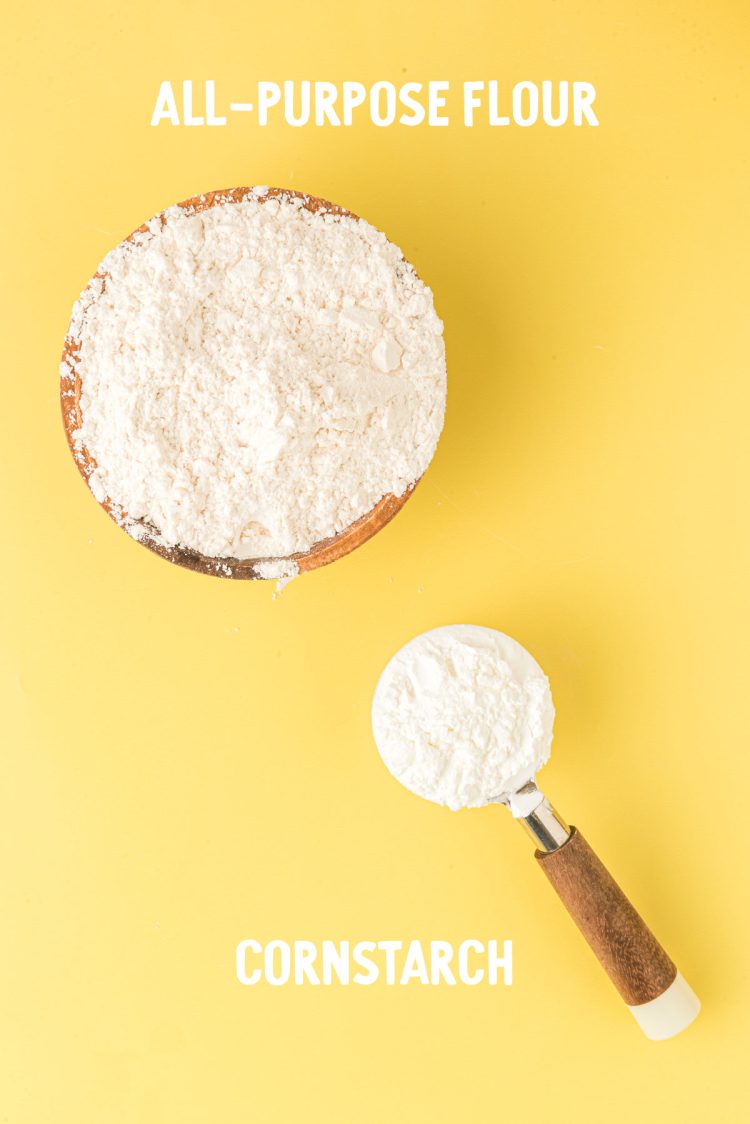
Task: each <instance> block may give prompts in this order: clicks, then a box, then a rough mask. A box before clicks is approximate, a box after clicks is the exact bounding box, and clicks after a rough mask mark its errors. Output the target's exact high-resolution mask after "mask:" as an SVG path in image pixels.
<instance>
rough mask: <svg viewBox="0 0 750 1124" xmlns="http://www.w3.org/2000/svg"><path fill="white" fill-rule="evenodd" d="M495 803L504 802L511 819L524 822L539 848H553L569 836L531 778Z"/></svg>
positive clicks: (567, 830)
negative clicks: (511, 816)
mask: <svg viewBox="0 0 750 1124" xmlns="http://www.w3.org/2000/svg"><path fill="white" fill-rule="evenodd" d="M498 803H500V804H505V806H506V807H507V808H509V809H510V811H511V813H512V815H513V818H514V819H516V820H518V822H519V823H522V824H523V826H524V827H525V828H526V830H527V832H528V833H529V835H530V836H531V838H532V839H533V840H534V842H535V844H536V846H537V849H538V850H539V851H547V852H549V851H556V850H557V849H558V847H562V845H563V843H565V842H567V840H568V839H569V838H570V828H569V827H568V825H567V824H566V822H565V820H564V819H563V818H562V816H561V815H560V814H559V812H556V811H555V809H554V808H553V807H552V805H551V804H550V802H549V800H548V799H547V797H546V796H545V795H544V793H543V792H540V791H539V789H538V788H537V785H536V781H534V780H530V781H527V782H526V784H523V785H521V787H520V788H519V789H517V790H516V791H515V792H512V793H510V794H509V795H507V796H501V797H499V799H498Z"/></svg>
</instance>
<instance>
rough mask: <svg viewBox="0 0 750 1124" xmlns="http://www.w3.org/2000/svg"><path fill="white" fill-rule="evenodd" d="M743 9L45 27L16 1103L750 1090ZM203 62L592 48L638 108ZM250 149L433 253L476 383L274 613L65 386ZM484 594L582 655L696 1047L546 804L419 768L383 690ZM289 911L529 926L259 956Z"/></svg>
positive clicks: (712, 1094) (325, 1103) (438, 13)
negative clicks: (471, 112) (227, 115)
mask: <svg viewBox="0 0 750 1124" xmlns="http://www.w3.org/2000/svg"><path fill="white" fill-rule="evenodd" d="M748 31H749V28H748V20H747V15H746V13H745V11H744V7H743V5H741V4H738V3H729V2H724V3H715V4H709V5H707V4H705V3H701V2H698V0H680V2H679V3H677V2H672V0H669V2H660V3H653V2H652V0H642V2H638V3H625V2H620V3H612V2H605V3H601V2H599V0H597V2H593V0H589V2H582V3H576V4H573V3H553V2H552V0H527V2H525V3H523V4H516V3H514V4H510V3H506V4H501V5H498V4H494V3H489V2H488V3H485V4H479V3H471V2H468V3H463V4H460V5H456V4H454V3H450V4H448V3H404V2H403V0H401V2H399V3H392V2H390V0H386V2H383V3H379V4H377V5H371V4H368V5H366V6H365V5H360V6H353V7H345V6H344V5H342V4H325V3H322V4H301V3H297V2H291V3H284V4H265V5H255V4H250V3H244V2H243V3H237V2H224V3H222V4H208V5H207V4H198V3H192V2H191V3H184V2H183V3H179V4H178V3H161V4H159V3H157V4H146V3H143V2H141V0H134V2H133V3H130V4H126V5H123V4H119V3H118V4H113V3H110V2H106V3H103V2H101V0H99V2H97V3H93V2H86V3H77V4H73V5H67V4H58V3H51V2H49V0H48V2H47V3H41V4H35V5H29V4H20V5H17V6H16V7H14V8H13V10H12V11H11V12H9V13H6V16H5V25H4V46H3V48H2V50H3V55H4V60H3V66H2V72H3V78H2V82H3V92H2V103H3V106H4V122H5V123H4V126H3V154H4V158H5V159H4V163H5V169H6V191H5V196H4V220H5V221H4V223H3V235H2V242H3V254H2V274H3V296H2V308H3V314H4V318H5V317H7V321H8V323H7V330H6V331H5V332H4V333H3V336H4V352H3V359H4V369H5V374H4V390H3V410H2V420H1V422H0V424H1V425H2V430H3V434H2V443H1V446H0V447H1V448H2V456H3V478H4V481H5V486H4V505H3V517H2V523H1V524H0V526H1V527H2V533H3V539H4V542H3V550H2V560H1V563H0V581H1V582H2V586H3V589H4V598H3V600H4V606H5V622H4V625H3V629H2V668H3V673H2V698H1V700H0V705H1V707H2V716H3V735H4V742H5V761H4V766H3V781H2V786H1V787H2V793H1V795H0V832H1V833H2V879H3V891H2V900H3V914H4V918H3V922H2V935H1V937H0V942H1V943H0V973H1V977H2V978H1V979H0V994H2V1004H1V1006H2V1016H1V1019H2V1043H1V1048H0V1071H1V1073H0V1090H1V1091H0V1118H2V1120H5V1121H9V1122H12V1124H48V1122H49V1124H53V1122H54V1124H103V1122H106V1124H120V1122H122V1124H133V1122H136V1121H138V1122H144V1124H173V1122H174V1124H193V1122H207V1121H211V1122H219V1124H224V1122H227V1124H230V1122H231V1124H235V1122H239V1121H251V1120H252V1121H259V1122H279V1121H281V1122H285V1124H286V1122H290V1124H291V1122H295V1124H296V1122H297V1121H316V1122H317V1121H320V1122H326V1124H328V1122H330V1121H337V1122H338V1121H341V1122H349V1121H357V1122H365V1124H370V1122H373V1124H375V1122H378V1124H379V1122H381V1121H390V1120H398V1121H425V1122H430V1124H433V1122H443V1121H446V1122H447V1121H455V1120H466V1121H472V1122H473V1121H478V1122H484V1121H488V1122H489V1121H495V1120H504V1119H520V1118H521V1114H523V1118H528V1117H529V1115H530V1110H529V1105H531V1106H532V1109H531V1115H533V1117H534V1119H536V1120H552V1119H555V1120H565V1119H569V1120H571V1119H577V1120H582V1121H591V1122H597V1124H598V1122H599V1121H602V1120H606V1121H632V1120H646V1121H664V1120H682V1121H686V1120H687V1121H702V1120H710V1121H724V1120H737V1119H741V1118H743V1116H744V1115H745V1114H746V1113H747V1109H746V1107H745V1090H744V1082H745V1077H746V1053H747V1047H748V1037H749V1035H748V1031H749V1029H750V1025H749V1019H750V1015H749V1012H750V989H749V987H748V978H747V931H748V927H749V926H750V905H749V904H748V900H747V894H746V890H745V886H746V881H747V861H746V860H747V831H748V829H747V824H746V822H743V821H744V820H746V814H745V811H744V804H745V803H746V800H745V795H744V794H745V793H746V791H747V788H748V783H749V782H750V776H749V775H748V752H747V725H748V719H747V713H746V712H747V705H748V704H747V670H746V659H747V651H748V645H747V634H748V626H749V624H750V622H749V621H748V609H747V568H748V562H749V561H750V558H749V554H750V550H749V546H750V542H749V537H748V522H749V521H748V513H747V483H748V453H747V445H748V442H747V412H748V407H749V406H750V395H749V394H748V389H747V372H746V367H747V358H746V357H747V349H748V338H747V332H746V322H747V270H746V259H747V253H748V238H747V234H748V231H747V226H746V216H747V210H746V200H747V192H748V165H747V155H746V153H747V143H746V142H747V100H746V97H745V95H746V94H747V63H746V59H747V49H748V39H749V35H748ZM186 77H191V78H193V79H194V80H195V81H201V80H203V79H204V78H213V79H215V80H216V82H217V87H218V89H219V91H220V92H221V93H222V96H226V97H227V98H230V97H231V98H235V99H241V98H243V97H246V96H247V94H246V89H247V85H246V84H247V83H252V82H254V81H255V80H257V79H259V78H269V79H274V80H283V79H285V78H296V79H301V78H304V77H307V78H313V79H332V80H334V81H341V80H343V79H359V80H362V81H364V82H370V81H375V80H377V79H392V80H393V81H396V82H400V81H405V80H406V79H407V78H413V79H415V80H424V81H426V80H428V79H439V78H448V79H450V80H452V81H453V82H455V83H460V82H461V81H463V80H465V79H466V80H470V79H475V78H485V79H489V78H498V79H499V80H500V82H501V89H504V90H509V89H510V87H511V86H512V84H513V82H514V81H517V80H520V79H537V80H541V79H542V78H552V79H560V78H569V79H575V78H578V79H587V80H590V81H593V82H595V83H596V86H597V90H598V99H597V103H596V104H597V109H598V111H599V114H600V119H601V122H602V123H601V127H600V128H599V129H598V130H594V129H577V130H576V129H572V128H565V129H559V130H550V129H543V128H536V129H525V130H523V129H518V128H515V129H513V128H511V129H505V130H494V131H493V130H490V129H489V128H475V129H473V130H465V129H463V128H462V127H461V125H460V120H459V119H458V118H457V119H456V120H455V121H454V123H453V124H452V125H451V127H449V128H447V129H427V128H421V129H396V128H391V129H376V128H375V127H373V126H371V125H369V124H367V123H362V124H360V125H357V126H356V127H354V128H353V129H351V130H344V129H339V130H334V129H315V128H307V129H291V128H287V127H284V126H282V125H279V126H277V127H272V128H268V129H267V130H265V131H264V130H261V129H259V128H258V127H257V124H255V122H254V121H253V120H250V119H242V118H240V119H238V120H237V121H235V122H233V123H232V124H230V125H229V126H228V127H227V128H225V129H185V128H180V129H170V128H169V127H168V126H163V127H161V128H159V129H151V128H150V127H149V125H148V120H149V117H150V114H151V110H152V106H153V102H154V99H155V96H156V90H157V88H158V84H159V82H160V81H161V80H162V79H164V78H171V79H172V80H173V81H174V82H178V81H181V80H182V79H183V78H186ZM254 182H260V183H271V184H281V185H286V186H290V187H295V188H302V189H306V190H309V191H311V192H315V193H318V194H321V195H323V196H327V197H329V198H331V199H334V200H337V201H339V202H341V203H343V204H344V205H346V206H347V207H350V208H352V209H353V210H355V211H356V212H358V213H360V214H362V215H364V216H365V217H367V218H368V219H369V220H370V221H372V222H373V223H375V224H376V225H378V226H379V227H381V228H382V229H384V230H385V231H386V232H387V233H388V234H389V235H390V237H391V238H392V239H393V240H394V241H396V242H397V243H399V244H400V245H401V246H402V248H403V249H404V252H405V253H406V254H407V256H408V257H409V258H411V259H412V260H413V261H414V263H415V264H416V266H417V268H418V269H419V271H420V272H421V274H422V275H423V276H424V277H425V279H426V280H427V281H428V282H429V284H430V285H431V286H432V287H433V289H434V292H435V297H436V302H437V306H438V309H439V312H440V314H441V315H442V317H443V318H444V320H445V324H446V340H447V348H448V360H449V379H450V392H449V413H448V422H447V427H446V430H445V434H444V438H443V440H442V442H441V445H440V449H439V452H438V455H437V458H436V460H435V462H434V465H433V467H432V469H431V470H430V473H429V475H428V477H427V478H426V480H425V481H424V483H423V484H422V485H421V486H420V487H419V489H418V491H417V492H416V494H415V496H414V498H413V499H412V500H411V501H410V502H409V504H408V506H407V508H406V509H405V511H404V512H403V513H402V515H401V516H400V517H399V518H398V519H397V520H396V522H395V523H394V524H393V525H392V526H390V527H389V528H388V529H387V530H386V531H385V532H384V533H383V534H382V535H381V536H380V537H379V538H378V540H377V541H374V542H372V543H371V544H369V545H368V546H367V547H365V548H364V549H363V550H361V551H360V552H358V553H356V554H355V555H352V556H351V557H350V558H348V559H346V560H345V561H343V562H341V563H339V564H337V565H335V566H334V567H332V568H329V569H326V570H324V571H321V572H319V573H316V574H313V575H312V576H309V577H306V578H304V579H303V580H300V581H299V582H295V583H294V584H293V585H292V586H291V587H290V588H289V589H287V590H286V591H285V593H284V594H283V596H282V598H281V599H280V600H279V601H276V602H273V601H272V599H271V588H270V587H269V586H268V585H263V584H255V585H250V584H231V583H227V582H222V581H220V580H215V579H210V578H206V577H199V576H195V575H192V574H190V573H187V572H183V571H181V570H179V569H177V568H175V567H172V566H170V565H168V564H167V563H165V562H163V561H161V560H160V559H158V558H156V557H155V556H153V555H151V554H149V553H148V552H147V551H145V550H143V549H142V548H141V547H139V546H138V545H137V544H136V543H135V542H133V541H131V540H129V539H128V538H127V537H126V536H125V535H124V534H123V533H122V532H121V531H120V530H118V529H117V528H116V527H115V526H114V525H113V524H111V523H110V522H109V521H108V520H107V519H106V517H105V516H104V515H103V514H102V512H101V511H100V510H99V508H98V507H97V505H96V504H95V503H94V501H93V500H92V498H91V497H90V495H89V494H88V492H87V490H86V489H85V487H84V486H83V484H82V482H81V481H80V479H79V478H78V475H77V472H76V470H75V468H74V466H73V463H72V461H71V460H70V457H69V455H68V452H67V449H66V446H65V442H64V438H63V433H62V427H61V425H60V420H59V416H58V404H57V361H58V354H59V351H60V346H61V342H62V338H63V335H64V333H65V329H66V326H67V320H68V315H69V311H70V306H71V304H72V301H73V299H74V298H75V296H76V295H77V293H78V291H79V290H80V288H81V287H82V286H83V284H84V283H85V281H86V279H87V277H88V275H89V274H90V273H91V272H92V271H93V269H94V268H95V266H96V264H97V263H98V261H99V259H100V258H101V257H102V255H103V254H104V253H105V252H106V251H107V250H108V249H109V248H110V246H111V245H113V244H114V243H115V242H117V241H118V240H119V239H120V238H121V237H122V236H123V235H125V234H126V233H128V232H129V231H130V230H131V229H132V228H133V227H134V226H135V225H137V224H138V223H139V222H141V221H142V220H143V219H145V218H147V217H148V216H150V215H151V214H153V213H154V212H156V211H158V210H159V209H160V208H162V207H164V206H165V205H168V204H169V203H171V202H173V201H175V200H177V199H181V198H184V197H186V196H189V195H192V194H193V193H195V192H199V191H201V190H205V189H209V188H214V187H224V186H229V185H234V184H239V183H254ZM453 621H471V622H477V623H482V624H487V625H492V626H496V627H500V628H502V629H504V630H505V631H508V632H510V633H511V634H512V635H513V636H515V637H517V638H518V639H519V640H520V641H521V642H522V643H524V644H525V645H527V646H528V647H529V648H530V649H531V650H532V651H533V653H534V654H535V655H536V656H537V657H538V659H539V660H540V661H541V663H542V664H543V666H544V667H545V669H546V670H547V672H548V673H549V676H550V678H551V681H552V686H553V691H554V696H555V700H556V703H557V707H558V722H557V732H556V740H555V752H554V758H553V761H552V762H551V763H550V765H549V766H548V767H547V769H545V772H544V782H545V786H546V788H547V789H548V791H549V792H550V794H551V796H552V797H553V799H554V800H555V802H556V803H557V804H558V806H559V807H560V808H561V809H562V810H563V811H564V813H565V814H566V816H568V817H569V818H570V819H572V820H573V822H575V823H578V824H579V825H580V826H581V827H582V828H583V830H584V831H585V832H586V834H587V836H588V838H589V839H590V841H591V842H592V843H593V844H594V845H595V846H596V847H597V848H598V850H599V852H600V854H601V855H602V857H603V858H604V859H605V861H607V862H608V863H609V865H610V866H611V867H612V868H613V870H614V871H615V873H616V875H617V877H618V878H619V879H620V881H621V882H622V884H623V885H624V887H625V888H626V889H627V890H628V891H629V892H630V894H631V895H632V897H633V899H634V901H635V902H636V903H637V905H638V906H639V908H640V909H641V911H642V912H643V914H644V915H645V917H646V918H647V920H648V921H649V922H650V923H651V924H652V926H653V927H654V929H655V931H656V932H657V934H658V935H659V936H660V937H661V939H662V940H663V942H664V943H665V945H666V946H667V948H668V949H669V951H670V952H671V954H672V955H673V957H674V958H675V960H676V961H677V962H678V964H679V965H680V967H681V969H682V970H683V972H684V974H685V976H686V977H687V978H688V979H689V980H690V982H691V983H692V984H693V986H694V987H695V989H696V990H697V991H698V992H699V993H700V995H701V997H702V999H703V1003H704V1010H703V1013H702V1014H701V1016H700V1018H699V1020H698V1022H697V1023H696V1024H695V1025H694V1026H693V1027H692V1028H691V1029H690V1030H689V1031H687V1032H686V1033H685V1034H684V1035H683V1036H681V1037H679V1038H677V1039H675V1040H674V1041H671V1042H667V1043H663V1044H653V1043H649V1042H647V1041H646V1040H645V1039H644V1038H643V1037H642V1036H641V1035H640V1033H639V1031H638V1030H637V1028H636V1026H635V1024H634V1022H633V1020H632V1018H631V1016H630V1015H629V1014H628V1012H627V1011H626V1010H625V1009H624V1008H623V1007H622V1005H621V1003H620V1002H619V1000H618V998H617V996H616V995H615V993H614V991H613V989H612V988H611V985H610V984H609V983H608V981H607V980H606V978H605V977H604V975H603V974H602V972H601V971H600V970H599V969H598V967H597V965H596V964H595V962H594V961H593V959H592V957H591V955H590V953H589V952H588V950H587V949H586V947H585V945H584V944H583V942H582V940H581V939H580V938H579V936H578V934H577V933H576V931H575V929H574V928H573V926H572V924H571V923H570V921H569V920H568V918H567V917H566V916H565V915H564V913H563V911H562V910H561V908H560V907H559V906H558V903H557V902H556V901H555V899H554V897H553V895H552V892H551V890H550V888H549V887H548V886H547V885H546V883H545V881H544V879H543V878H542V876H541V874H540V873H539V872H538V871H537V870H536V869H535V864H534V861H533V859H532V857H531V851H530V848H529V846H528V845H527V841H526V839H525V838H524V837H523V835H522V833H521V832H520V830H519V829H518V828H517V827H516V826H515V825H514V824H513V823H512V821H511V820H510V818H509V817H506V816H505V815H504V813H502V812H501V811H500V810H492V809H487V810H483V811H479V812H474V813H472V814H469V813H463V814H459V815H452V814H450V813H448V812H446V811H443V810H442V809H439V808H437V807H433V806H431V805H429V804H427V803H425V802H421V801H419V800H418V799H417V798H415V797H412V796H410V795H409V794H408V793H407V792H406V791H402V790H401V789H400V788H399V787H398V785H396V784H395V782H393V781H392V780H391V778H390V777H389V776H388V774H387V773H386V771H385V770H384V768H383V767H382V766H381V764H380V761H379V759H378V757H377V754H376V751H375V749H374V746H373V744H372V742H371V737H370V726H369V704H370V697H371V693H372V689H373V687H374V684H375V681H376V678H377V676H378V674H379V672H380V670H381V668H382V666H383V665H384V664H385V662H386V660H387V659H388V658H389V657H390V655H391V654H392V653H393V652H394V651H395V649H396V648H398V647H399V646H400V645H401V644H402V643H403V642H404V641H405V640H407V639H408V638H409V637H411V636H412V635H414V634H415V633H417V632H420V631H422V630H423V629H426V628H431V627H433V626H435V625H438V624H443V623H447V622H453ZM704 778H705V779H707V780H708V781H709V784H708V785H706V784H705V783H704ZM248 936H255V937H259V938H260V939H261V940H266V939H269V938H271V937H273V936H278V937H283V938H286V939H294V938H295V937H297V938H301V937H306V938H311V939H313V940H321V939H323V938H324V937H329V938H333V939H337V940H338V939H345V938H350V939H352V940H355V939H358V938H370V939H375V940H377V939H385V938H388V937H395V938H402V939H405V940H406V939H410V938H412V937H420V938H422V939H424V940H429V939H432V938H438V937H445V938H448V939H451V940H454V941H458V940H460V939H462V938H463V937H469V936H475V937H480V938H488V937H491V936H496V937H497V938H499V939H503V938H507V937H510V938H512V939H513V941H514V947H515V961H516V963H515V967H516V971H515V982H514V984H513V986H512V987H511V988H508V989H503V988H498V989H495V990H493V989H490V988H473V989H472V988H466V987H461V988H453V989H449V988H435V989H431V988H420V987H409V988H401V989H399V988H388V987H385V986H383V987H380V986H377V987H373V988H356V987H349V988H328V989H325V988H320V989H312V988H307V989H300V988H297V989H295V988H293V987H286V988H269V987H265V988H255V989H248V988H242V987H241V986H240V985H239V984H238V983H237V982H236V980H235V978H234V974H233V955H234V947H235V944H236V942H237V941H238V940H240V939H241V938H243V937H248Z"/></svg>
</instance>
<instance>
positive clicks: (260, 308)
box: [62, 189, 445, 578]
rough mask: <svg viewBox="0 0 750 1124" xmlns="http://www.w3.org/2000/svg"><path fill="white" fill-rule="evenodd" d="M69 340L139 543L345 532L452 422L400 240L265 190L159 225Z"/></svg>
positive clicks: (168, 215) (90, 445)
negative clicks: (148, 538)
mask: <svg viewBox="0 0 750 1124" xmlns="http://www.w3.org/2000/svg"><path fill="white" fill-rule="evenodd" d="M102 278H103V279H102ZM69 337H70V338H71V339H73V340H76V341H80V352H79V354H78V358H77V360H76V363H75V368H76V370H77V372H78V374H79V376H80V379H81V384H82V393H81V412H82V419H83V420H82V424H81V426H80V428H79V429H78V430H77V432H76V434H75V444H76V449H77V451H78V455H79V458H80V459H81V461H82V462H83V461H84V460H85V457H84V450H87V452H88V454H89V455H90V456H91V457H92V458H93V460H94V461H95V462H96V468H95V469H94V471H93V472H91V474H90V476H89V484H90V487H91V490H92V492H93V493H94V495H95V496H96V497H97V499H100V500H102V499H104V498H108V499H109V500H110V501H111V504H112V506H113V509H114V513H115V515H116V516H117V517H119V519H120V521H121V522H122V523H123V524H124V525H125V526H126V527H127V529H128V530H130V532H131V533H132V534H135V536H136V537H142V534H143V524H146V525H147V526H148V528H149V533H152V529H153V537H155V538H156V539H157V541H158V542H160V543H162V544H164V545H166V546H181V547H187V548H190V549H193V550H196V551H199V552H200V553H201V554H204V555H209V556H212V557H216V558H226V557H236V558H266V559H273V558H279V557H286V556H287V555H291V554H295V553H297V552H300V551H306V550H308V549H309V548H310V547H311V546H313V545H314V544H315V543H316V542H319V541H320V540H322V539H326V538H328V537H330V536H333V535H335V534H337V533H338V532H340V531H342V530H344V529H345V528H346V527H348V526H349V525H350V524H351V523H353V522H354V521H355V520H356V519H358V518H359V517H360V516H362V515H364V514H366V513H367V512H368V511H370V510H371V509H372V508H373V507H374V506H375V504H376V503H377V502H378V501H379V500H380V499H381V498H382V497H383V496H384V495H386V494H389V493H393V494H394V495H397V496H400V495H402V494H403V493H404V492H405V491H406V490H407V489H409V488H410V487H411V486H413V484H414V483H415V481H416V480H418V479H419V477H420V476H421V475H422V473H423V472H424V471H425V469H426V468H427V466H428V464H429V463H430V460H431V458H432V455H433V453H434V451H435V446H436V444H437V440H438V437H439V435H440V431H441V428H442V424H443V415H444V409H445V353H444V346H443V340H442V324H441V322H440V320H439V319H438V317H437V315H436V313H435V310H434V307H433V302H432V294H431V292H430V290H429V289H428V288H427V287H426V286H425V285H424V284H423V283H422V282H421V281H420V279H419V278H418V277H417V275H416V273H415V272H414V269H413V268H412V267H411V266H410V265H409V264H408V263H406V262H405V261H404V260H403V258H402V255H401V252H400V250H399V249H398V248H397V247H396V246H394V245H393V244H392V243H390V242H389V241H388V240H387V238H386V237H385V236H384V235H383V234H381V233H380V232H379V231H377V230H375V229H374V228H373V227H372V226H370V225H369V224H368V223H366V222H364V221H361V220H357V219H353V218H349V217H342V216H338V215H336V214H334V213H332V212H323V211H319V212H316V213H312V212H310V211H309V210H307V209H305V208H304V207H303V206H302V204H301V202H300V200H299V199H297V198H294V197H292V196H287V195H281V196H278V197H275V198H270V197H268V193H267V190H266V189H257V190H256V191H255V192H248V194H247V196H246V197H245V198H244V200H243V201H241V202H233V201H230V200H228V199H227V200H226V201H225V202H222V203H221V204H220V205H217V206H214V207H212V208H210V209H208V210H204V211H202V212H195V211H192V212H191V211H190V210H186V209H183V208H180V207H173V208H171V209H170V210H168V211H166V212H165V213H164V215H163V216H160V217H158V218H157V219H153V220H152V221H151V222H150V223H149V224H148V230H147V231H146V232H145V233H142V234H139V235H136V236H135V239H134V241H133V242H132V243H127V242H126V243H122V244H121V245H120V246H118V247H117V248H116V249H115V250H113V251H112V252H111V253H110V254H109V255H108V256H107V257H106V258H105V259H104V261H103V262H102V264H101V266H100V267H99V277H97V278H94V279H93V280H92V282H91V283H90V285H89V286H88V288H87V289H86V290H85V291H84V293H83V294H82V296H81V299H80V300H79V302H78V304H77V305H76V307H75V309H74V313H73V319H72V322H71V327H70V333H69ZM70 373H71V368H70V366H69V365H68V364H63V371H62V374H63V376H64V377H66V378H69V377H70ZM273 576H277V575H276V574H274V575H273ZM280 576H281V577H282V578H286V577H287V576H289V575H287V573H286V572H285V573H283V574H281V575H280Z"/></svg>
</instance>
